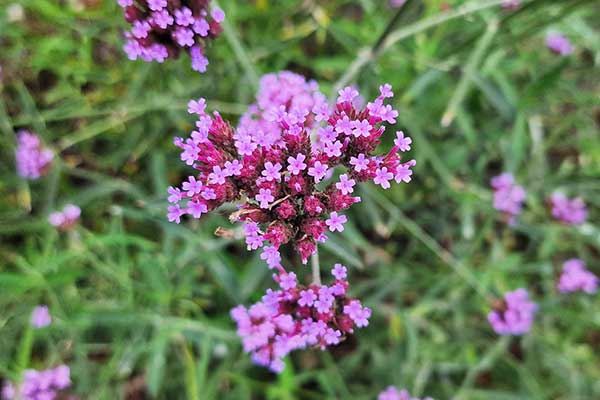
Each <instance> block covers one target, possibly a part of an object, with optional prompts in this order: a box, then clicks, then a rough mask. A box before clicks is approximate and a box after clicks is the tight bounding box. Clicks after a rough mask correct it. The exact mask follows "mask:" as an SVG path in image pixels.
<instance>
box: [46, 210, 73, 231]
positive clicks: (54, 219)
mask: <svg viewBox="0 0 600 400" xmlns="http://www.w3.org/2000/svg"><path fill="white" fill-rule="evenodd" d="M80 215H81V208H79V207H77V206H76V205H73V204H67V205H66V206H64V208H63V210H62V211H55V212H53V213H51V214H50V215H49V216H48V222H49V223H50V225H52V226H55V227H57V228H58V229H60V230H62V231H66V230H68V229H69V228H71V227H72V226H73V225H75V224H76V223H77V221H78V220H79V216H80Z"/></svg>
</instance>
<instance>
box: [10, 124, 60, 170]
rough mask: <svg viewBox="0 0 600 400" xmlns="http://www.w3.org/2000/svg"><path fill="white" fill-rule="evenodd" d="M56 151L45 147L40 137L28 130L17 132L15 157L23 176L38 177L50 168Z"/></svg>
mask: <svg viewBox="0 0 600 400" xmlns="http://www.w3.org/2000/svg"><path fill="white" fill-rule="evenodd" d="M53 158H54V153H53V152H52V151H51V150H50V149H48V148H46V147H44V145H43V144H42V141H41V140H40V137H39V136H38V135H36V134H35V133H32V132H29V131H27V130H21V131H19V132H18V133H17V149H16V150H15V159H16V162H17V173H18V174H19V175H20V176H22V177H23V178H27V179H38V178H39V177H41V176H44V175H46V174H47V173H48V171H49V170H50V164H51V162H52V159H53Z"/></svg>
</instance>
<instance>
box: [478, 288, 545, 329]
mask: <svg viewBox="0 0 600 400" xmlns="http://www.w3.org/2000/svg"><path fill="white" fill-rule="evenodd" d="M537 309H538V306H537V304H535V303H533V302H532V301H530V300H529V295H528V294H527V291H526V290H525V289H517V290H515V291H514V292H508V293H506V294H505V295H504V301H503V302H502V304H501V305H499V306H498V307H497V308H496V309H495V310H494V311H491V312H490V313H489V314H488V321H489V322H490V324H491V325H492V328H493V329H494V331H496V333H497V334H499V335H515V336H519V335H523V334H525V333H527V332H529V330H530V329H531V325H532V324H533V320H534V318H535V313H536V311H537Z"/></svg>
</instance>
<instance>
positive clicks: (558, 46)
mask: <svg viewBox="0 0 600 400" xmlns="http://www.w3.org/2000/svg"><path fill="white" fill-rule="evenodd" d="M546 46H547V47H548V48H549V49H550V50H551V51H552V52H554V53H556V54H560V55H561V56H568V55H569V54H571V53H572V52H573V45H572V44H571V42H570V41H569V39H568V38H567V37H566V36H564V35H561V34H560V33H551V34H549V35H548V36H546Z"/></svg>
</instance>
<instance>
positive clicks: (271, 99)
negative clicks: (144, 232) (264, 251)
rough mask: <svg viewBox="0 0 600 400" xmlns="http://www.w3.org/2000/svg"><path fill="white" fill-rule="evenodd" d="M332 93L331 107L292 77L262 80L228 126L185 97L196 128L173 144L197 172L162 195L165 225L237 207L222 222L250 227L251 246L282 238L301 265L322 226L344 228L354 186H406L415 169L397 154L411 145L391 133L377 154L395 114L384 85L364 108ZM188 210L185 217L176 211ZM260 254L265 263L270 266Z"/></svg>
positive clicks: (352, 95) (348, 93)
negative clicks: (237, 118) (250, 100)
mask: <svg viewBox="0 0 600 400" xmlns="http://www.w3.org/2000/svg"><path fill="white" fill-rule="evenodd" d="M339 95H340V98H339V99H338V102H337V103H335V104H331V105H330V104H328V103H327V100H326V97H325V96H324V95H323V94H322V93H321V92H319V91H318V86H317V84H316V83H315V82H312V81H307V80H306V79H305V78H304V77H302V76H300V75H296V74H293V73H291V72H280V73H278V74H269V75H265V76H264V77H263V78H262V79H261V84H260V89H259V92H258V95H257V98H256V103H255V104H252V105H251V106H250V107H249V109H248V112H247V113H246V114H244V115H243V116H242V118H241V119H240V121H239V124H238V126H237V128H234V127H232V125H231V124H229V123H228V122H227V121H225V120H223V118H222V117H221V115H220V114H219V113H217V112H215V113H213V115H209V114H207V113H206V103H205V101H204V100H203V99H198V100H193V101H191V102H190V103H189V104H188V108H189V112H190V113H193V114H195V115H197V117H198V120H197V122H196V129H195V130H194V131H193V132H192V133H191V134H190V136H189V137H188V138H186V139H184V138H176V139H175V141H174V143H175V144H176V145H177V146H178V147H180V148H181V160H182V161H184V162H185V163H186V164H187V165H190V166H192V167H193V168H194V169H195V171H196V172H195V173H194V174H193V175H191V176H190V177H188V178H187V179H186V180H185V181H184V182H183V184H182V185H181V187H179V188H175V187H170V188H169V189H168V193H169V202H170V203H171V205H170V206H169V209H168V210H169V211H168V218H169V220H171V221H174V222H179V221H180V219H181V216H182V215H184V214H187V215H191V216H192V217H194V218H197V217H200V216H201V215H204V214H205V213H207V212H211V211H212V210H214V209H216V208H217V207H219V206H221V205H222V204H224V203H229V202H240V201H241V202H243V203H242V204H241V205H240V206H239V208H238V210H237V211H236V212H235V213H233V214H232V216H231V220H232V221H243V222H245V223H248V224H253V225H252V226H253V227H257V228H258V229H257V230H252V231H251V233H247V237H246V244H247V245H248V248H249V249H250V250H256V249H258V248H261V247H263V246H266V247H269V248H271V247H272V248H275V249H278V248H279V247H280V246H282V245H284V244H286V243H288V242H291V244H292V245H293V246H294V247H295V249H296V250H297V252H298V253H299V255H300V256H301V259H302V261H303V262H306V261H307V259H308V257H309V256H310V255H311V254H313V253H314V252H315V251H316V245H317V243H319V242H323V241H325V240H327V236H326V235H325V231H326V230H327V229H329V230H330V231H332V232H333V231H340V232H341V231H343V229H344V227H343V224H344V223H345V222H347V217H346V215H344V214H342V211H343V210H346V209H348V208H349V207H350V206H352V205H353V204H355V203H358V202H359V201H360V197H358V196H353V194H354V192H355V189H356V185H357V184H358V183H360V182H365V181H373V182H374V183H376V184H379V185H381V186H382V187H384V188H389V187H391V182H392V181H393V180H395V181H396V182H397V183H401V182H410V180H411V175H412V171H411V168H412V167H413V166H414V165H415V161H414V160H410V161H407V162H402V161H401V155H400V152H403V151H408V150H409V149H410V144H411V140H410V138H408V137H405V136H404V134H400V133H398V135H397V137H396V143H395V146H394V147H393V148H392V149H391V150H390V151H388V152H387V153H384V154H377V153H376V149H377V147H378V145H379V144H380V137H381V135H382V134H383V133H384V128H385V127H384V126H383V123H384V122H385V121H388V122H391V121H395V120H394V118H395V117H396V116H397V115H398V113H397V112H396V111H394V110H393V109H392V108H391V106H389V105H387V104H384V102H385V101H386V99H387V98H390V97H392V96H393V92H392V90H391V86H390V85H387V84H386V85H382V86H381V88H380V95H379V97H377V98H376V99H375V100H374V101H373V102H371V103H368V104H367V105H366V107H364V108H358V106H357V105H356V104H355V103H357V102H356V101H355V100H356V98H357V96H358V95H359V94H358V91H357V90H356V89H354V88H345V89H343V90H342V91H340V93H339ZM336 169H344V170H345V171H342V172H341V174H340V175H339V181H337V182H335V181H332V180H331V179H330V178H331V177H332V176H333V171H334V170H336ZM204 207H206V209H205V208H204ZM190 209H191V210H192V211H194V212H189V211H188V212H187V213H186V212H185V210H190ZM182 210H183V211H182ZM269 251H270V250H269ZM264 257H265V258H264V259H265V260H267V261H268V260H271V263H270V266H271V267H274V266H275V265H276V264H278V262H275V261H273V260H274V259H272V258H271V257H267V256H266V255H265V256H264Z"/></svg>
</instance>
